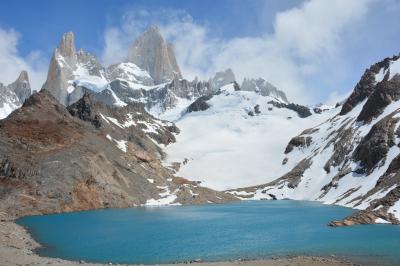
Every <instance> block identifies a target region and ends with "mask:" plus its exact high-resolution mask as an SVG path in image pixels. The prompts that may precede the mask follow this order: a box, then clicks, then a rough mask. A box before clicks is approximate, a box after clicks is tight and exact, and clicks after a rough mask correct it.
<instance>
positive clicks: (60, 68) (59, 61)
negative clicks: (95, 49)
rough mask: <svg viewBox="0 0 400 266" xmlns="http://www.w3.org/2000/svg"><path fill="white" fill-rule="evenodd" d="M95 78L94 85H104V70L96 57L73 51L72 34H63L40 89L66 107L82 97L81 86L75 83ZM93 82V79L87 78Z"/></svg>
mask: <svg viewBox="0 0 400 266" xmlns="http://www.w3.org/2000/svg"><path fill="white" fill-rule="evenodd" d="M89 76H95V77H94V80H95V81H96V84H101V85H104V84H105V83H106V80H105V78H104V68H103V67H102V66H101V64H100V63H99V62H98V61H97V59H96V57H95V56H93V55H91V54H90V53H88V52H85V51H84V50H82V49H80V50H79V51H77V50H76V49H75V43H74V34H73V33H72V32H67V33H65V34H64V35H63V36H62V38H61V41H60V43H59V45H58V47H57V48H56V49H55V51H54V53H53V56H52V58H51V61H50V66H49V71H48V74H47V80H46V82H45V83H44V85H43V87H42V89H46V90H48V91H50V92H51V94H52V95H53V96H54V97H55V98H56V99H57V100H58V101H60V103H62V104H63V105H65V106H67V105H69V104H71V103H73V102H75V101H77V100H78V99H79V98H81V97H82V95H83V92H82V88H81V87H80V85H81V84H77V82H75V81H76V80H77V79H79V78H80V77H83V78H84V79H85V78H87V77H89ZM89 79H90V80H93V78H89Z"/></svg>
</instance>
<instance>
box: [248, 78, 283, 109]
mask: <svg viewBox="0 0 400 266" xmlns="http://www.w3.org/2000/svg"><path fill="white" fill-rule="evenodd" d="M240 88H241V90H243V91H255V92H258V93H259V94H260V95H262V96H271V97H274V98H277V99H280V100H282V101H284V102H286V103H288V102H289V101H288V99H287V97H286V94H285V93H284V92H283V91H281V90H278V89H277V88H276V87H275V86H274V85H272V84H271V83H269V82H267V81H266V80H264V79H262V78H258V79H247V78H245V79H244V80H243V82H242V86H241V87H240Z"/></svg>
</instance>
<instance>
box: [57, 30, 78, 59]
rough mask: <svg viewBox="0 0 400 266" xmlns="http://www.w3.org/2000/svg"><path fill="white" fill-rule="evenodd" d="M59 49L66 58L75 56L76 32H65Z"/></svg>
mask: <svg viewBox="0 0 400 266" xmlns="http://www.w3.org/2000/svg"><path fill="white" fill-rule="evenodd" d="M57 49H58V52H59V53H60V54H61V55H62V56H64V57H66V58H72V57H75V54H76V50H75V41H74V33H73V32H72V31H70V32H67V33H64V35H63V36H62V38H61V41H60V44H59V45H58V48H57Z"/></svg>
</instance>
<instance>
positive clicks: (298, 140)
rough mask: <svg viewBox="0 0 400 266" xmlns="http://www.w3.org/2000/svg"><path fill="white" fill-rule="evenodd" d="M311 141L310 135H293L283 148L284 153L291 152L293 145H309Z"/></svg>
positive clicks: (299, 146)
mask: <svg viewBox="0 0 400 266" xmlns="http://www.w3.org/2000/svg"><path fill="white" fill-rule="evenodd" d="M311 141H312V137H310V136H296V137H293V138H292V139H291V140H290V141H289V143H288V145H287V146H286V149H285V154H287V153H289V152H291V151H292V150H293V148H294V147H298V148H305V147H308V146H310V144H311Z"/></svg>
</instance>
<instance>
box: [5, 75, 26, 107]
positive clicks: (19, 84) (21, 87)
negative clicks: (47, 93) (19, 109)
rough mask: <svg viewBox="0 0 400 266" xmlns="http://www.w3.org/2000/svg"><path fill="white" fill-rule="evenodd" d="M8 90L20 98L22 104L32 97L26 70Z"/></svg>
mask: <svg viewBox="0 0 400 266" xmlns="http://www.w3.org/2000/svg"><path fill="white" fill-rule="evenodd" d="M8 88H9V89H10V90H12V91H13V92H14V93H15V94H16V95H17V96H18V98H19V100H20V102H21V103H23V102H24V101H25V100H26V99H27V98H28V97H29V96H30V95H31V85H30V83H29V76H28V72H26V71H25V70H23V71H21V73H20V74H19V77H18V78H17V80H16V81H14V82H13V83H11V84H10V85H8Z"/></svg>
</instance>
